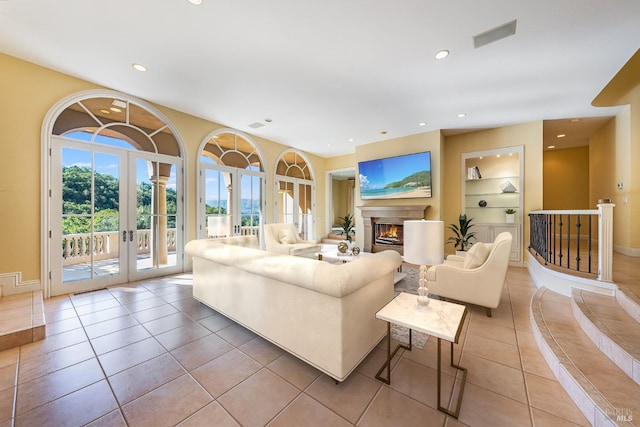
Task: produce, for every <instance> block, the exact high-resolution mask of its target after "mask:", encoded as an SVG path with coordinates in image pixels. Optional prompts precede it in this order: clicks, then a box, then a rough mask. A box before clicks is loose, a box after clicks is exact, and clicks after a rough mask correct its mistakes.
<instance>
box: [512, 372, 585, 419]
mask: <svg viewBox="0 0 640 427" xmlns="http://www.w3.org/2000/svg"><path fill="white" fill-rule="evenodd" d="M525 379H526V383H527V390H528V393H529V402H530V404H531V406H532V407H534V408H537V409H540V410H541V411H544V412H546V413H548V414H551V415H554V416H556V417H559V418H563V419H565V420H568V421H571V422H572V423H575V424H579V425H589V422H588V421H587V419H586V418H585V417H584V415H582V413H581V412H580V410H579V409H578V407H577V406H576V405H575V404H574V403H573V401H572V400H571V398H570V397H569V395H568V394H567V393H566V392H565V391H564V388H562V386H561V385H560V383H559V382H558V381H555V380H551V379H548V378H543V377H539V376H537V375H533V374H528V373H525Z"/></svg>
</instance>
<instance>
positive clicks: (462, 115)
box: [458, 113, 467, 118]
mask: <svg viewBox="0 0 640 427" xmlns="http://www.w3.org/2000/svg"><path fill="white" fill-rule="evenodd" d="M463 117H467V113H460V114H458V118H463Z"/></svg>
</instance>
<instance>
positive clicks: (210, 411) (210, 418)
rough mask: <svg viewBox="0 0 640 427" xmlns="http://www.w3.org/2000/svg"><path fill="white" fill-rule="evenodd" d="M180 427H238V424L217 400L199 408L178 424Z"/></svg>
mask: <svg viewBox="0 0 640 427" xmlns="http://www.w3.org/2000/svg"><path fill="white" fill-rule="evenodd" d="M178 426H180V427H202V426H215V427H239V426H240V424H238V423H237V422H236V421H235V420H234V419H233V418H232V417H231V415H229V413H228V412H227V411H225V410H224V409H223V408H222V406H220V405H219V404H218V403H217V402H212V403H210V404H208V405H207V406H205V407H204V408H202V409H200V410H199V411H198V412H196V413H195V414H193V415H191V416H190V417H189V418H187V419H186V420H184V421H183V422H181V423H180V424H178Z"/></svg>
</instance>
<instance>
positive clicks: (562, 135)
mask: <svg viewBox="0 0 640 427" xmlns="http://www.w3.org/2000/svg"><path fill="white" fill-rule="evenodd" d="M565 136H567V135H565V134H564V133H561V134H560V135H558V136H557V138H564V137H565Z"/></svg>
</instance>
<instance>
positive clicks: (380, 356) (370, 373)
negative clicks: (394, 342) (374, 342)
mask: <svg viewBox="0 0 640 427" xmlns="http://www.w3.org/2000/svg"><path fill="white" fill-rule="evenodd" d="M393 348H395V346H394V347H393ZM393 348H392V349H391V351H393ZM413 351H415V352H418V351H421V350H418V349H417V348H415V347H414V350H413ZM404 353H407V352H406V351H405V350H399V351H398V353H397V354H396V355H395V356H394V357H393V359H392V360H391V369H392V370H393V369H394V368H395V366H396V365H397V364H398V361H399V360H400V357H401V356H402V354H404ZM386 360H387V349H386V347H385V348H384V349H381V348H380V347H376V348H374V349H373V350H371V353H369V354H368V355H367V357H366V358H365V359H364V360H363V361H362V362H361V363H360V364H359V365H358V366H357V367H356V369H355V371H356V372H359V373H361V374H362V375H366V376H367V377H369V378H371V379H375V377H376V373H377V372H378V370H380V368H381V367H382V365H384V364H385V362H386ZM383 375H385V376H386V371H385V372H384V373H383Z"/></svg>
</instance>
